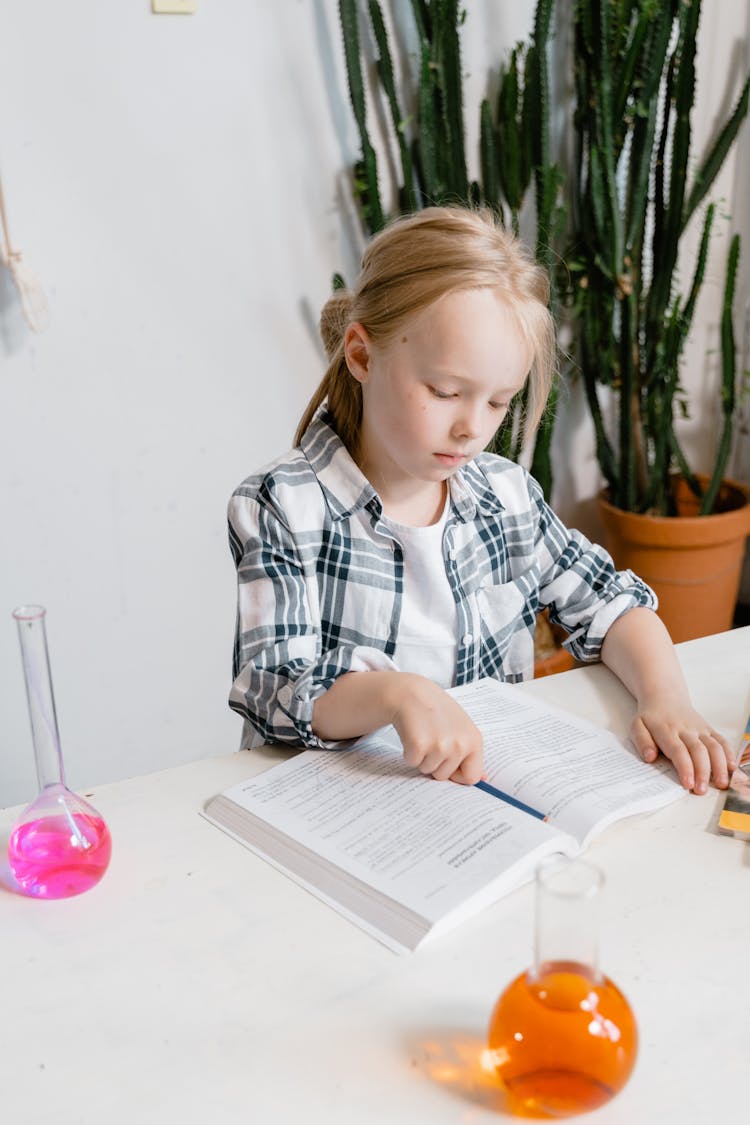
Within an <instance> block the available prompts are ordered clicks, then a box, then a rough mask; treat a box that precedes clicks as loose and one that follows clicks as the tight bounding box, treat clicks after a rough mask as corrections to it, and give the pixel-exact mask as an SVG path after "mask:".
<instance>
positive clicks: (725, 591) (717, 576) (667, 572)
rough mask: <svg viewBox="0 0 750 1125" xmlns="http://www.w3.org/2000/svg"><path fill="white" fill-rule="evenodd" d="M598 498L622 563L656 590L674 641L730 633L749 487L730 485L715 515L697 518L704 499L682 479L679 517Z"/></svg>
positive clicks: (748, 523)
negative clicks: (637, 510)
mask: <svg viewBox="0 0 750 1125" xmlns="http://www.w3.org/2000/svg"><path fill="white" fill-rule="evenodd" d="M698 480H699V481H700V483H701V485H702V486H705V485H706V483H707V478H705V477H701V476H699V477H698ZM598 499H599V512H600V514H601V517H602V521H603V523H604V526H605V528H606V529H607V532H608V534H609V550H610V552H611V554H612V556H613V558H614V560H615V563H616V564H617V566H618V567H628V568H630V569H631V570H634V571H635V573H636V574H637V575H639V577H640V578H642V579H643V580H644V582H647V583H648V584H649V586H651V587H652V589H653V590H654V591H655V593H656V595H657V597H658V599H659V616H660V617H661V619H662V621H663V622H664V624H665V625H666V626H667V629H668V630H669V633H670V635H671V637H672V640H673V641H675V642H679V641H689V640H692V639H693V638H694V637H705V636H707V635H708V634H710V633H721V632H724V631H725V630H726V629H731V627H732V618H733V615H734V609H735V605H736V602H737V593H738V591H739V585H740V578H741V574H742V562H743V559H744V553H745V540H746V538H747V536H748V535H750V489H748V488H746V487H745V486H743V485H741V484H738V483H737V482H735V481H730V480H725V481H724V482H723V483H722V485H721V489H720V491H719V497H718V501H717V511H716V512H715V513H714V514H713V515H710V516H701V515H698V509H699V502H698V499H697V497H696V496H694V494H693V493H692V492H691V491H690V489H689V488H688V486H687V484H686V483H685V481H684V480H683V479H682V478H681V477H678V478H676V482H675V499H676V502H677V510H678V513H679V514H678V515H677V516H648V515H638V514H636V513H635V512H625V511H623V510H622V509H620V508H615V507H613V506H612V505H611V504H610V503H609V501H608V499H607V497H606V493H605V492H603V493H601V494H600V495H599V498H598Z"/></svg>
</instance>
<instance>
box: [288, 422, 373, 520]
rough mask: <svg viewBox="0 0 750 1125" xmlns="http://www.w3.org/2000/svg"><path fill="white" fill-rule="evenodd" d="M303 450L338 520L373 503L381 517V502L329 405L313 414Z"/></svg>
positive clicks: (303, 438)
mask: <svg viewBox="0 0 750 1125" xmlns="http://www.w3.org/2000/svg"><path fill="white" fill-rule="evenodd" d="M300 447H301V449H302V452H303V453H304V455H305V457H306V458H307V460H308V461H309V463H310V467H311V469H312V471H313V472H314V473H315V475H316V477H317V478H318V480H319V481H320V486H321V488H322V489H323V494H324V496H325V498H326V502H327V503H328V507H329V508H330V511H331V515H332V516H333V518H334V519H336V520H342V519H346V518H347V516H351V515H353V514H354V512H357V511H359V509H360V508H364V507H366V506H367V505H368V504H369V503H370V502H371V501H373V500H375V501H376V504H377V507H378V515H379V514H380V508H381V505H380V499H379V497H378V496H377V493H376V492H375V489H374V488H373V487H372V485H371V484H370V482H369V481H368V479H367V477H366V476H365V475H364V473H363V472H362V471H361V470H360V469H359V467H358V466H357V464H356V463H355V461H354V459H353V458H352V455H351V454H350V453H349V450H348V449H347V448H346V446H345V445H344V443H343V442H342V440H341V438H340V437H339V436H338V434H337V433H336V431H335V430H334V428H333V418H332V417H331V413H330V411H329V410H328V406H327V405H326V403H325V402H324V403H322V405H321V406H319V407H318V409H317V410H316V412H315V414H314V415H313V418H312V421H311V422H310V425H309V426H308V427H307V429H306V430H305V432H304V434H303V435H302V440H301V441H300Z"/></svg>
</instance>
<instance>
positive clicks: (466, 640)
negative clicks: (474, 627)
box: [461, 633, 474, 645]
mask: <svg viewBox="0 0 750 1125" xmlns="http://www.w3.org/2000/svg"><path fill="white" fill-rule="evenodd" d="M473 640H474V634H473V633H464V635H463V637H461V644H462V645H470V644H471V642H472V641H473Z"/></svg>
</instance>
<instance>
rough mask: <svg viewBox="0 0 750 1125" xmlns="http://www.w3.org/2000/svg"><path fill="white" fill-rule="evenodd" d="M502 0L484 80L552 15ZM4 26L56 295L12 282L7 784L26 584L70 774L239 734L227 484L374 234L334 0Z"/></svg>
mask: <svg viewBox="0 0 750 1125" xmlns="http://www.w3.org/2000/svg"><path fill="white" fill-rule="evenodd" d="M733 6H734V8H735V9H736V10H737V12H741V13H742V19H741V20H736V21H734V22H732V21H727V20H726V14H724V17H723V18H724V24H723V26H725V27H726V26H729V25H731V26H736V27H739V28H742V27H744V26H745V23H744V20H745V13H746V10H747V9H746V3H745V0H735V2H734V5H733ZM505 7H506V6H500V5H498V4H497V3H495V2H494V0H492V2H491V0H482V2H479V3H477V4H473V5H469V9H470V14H469V19H468V22H467V25H466V28H465V53H464V62H465V66H466V69H467V71H469V72H470V74H471V79H470V82H471V83H473V84H475V85H476V84H478V85H479V86H481V84H482V82H483V81H484V76H485V75H486V72H487V69H488V66H489V65H490V63H492V64H494V62H495V60H496V59H497V58H498V56H499V53H500V51H501V49H502V48H503V46H509V45H510V44H512V43H513V42H514V41H515V40H516V39H518V38H520V37H523V36H524V35H525V34H526V33H527V31H528V27H529V23H530V17H531V13H532V11H533V7H534V5H533V2H532V0H524V4H523V5H514V6H507V7H512V8H513V14H512V15H511V14H509V13H508V14H507V15H506V14H505V13H502V8H505ZM501 13H502V14H501ZM708 14H709V13H708V10H707V15H708ZM705 18H706V17H704V19H705ZM0 20H2V29H1V33H2V40H3V46H4V51H3V66H2V68H1V69H0V173H2V176H3V185H4V189H5V197H6V204H7V208H8V217H9V220H10V224H11V232H12V234H13V237H14V242H15V244H16V246H17V248H18V249H20V250H22V251H23V253H24V259H25V261H26V262H27V263H28V265H29V266H31V267H32V268H33V269H34V270H35V272H36V273H37V274H38V275H39V277H40V278H41V280H42V282H43V284H44V286H45V288H46V291H47V294H48V297H49V302H50V309H51V320H50V325H49V328H48V329H47V331H46V332H44V333H43V334H41V335H38V336H33V335H32V334H30V333H29V332H28V331H27V330H26V328H25V326H24V324H23V322H22V321H21V318H20V315H19V311H18V305H17V301H16V300H15V297H14V294H13V291H12V289H11V288H10V286H9V284H8V281H7V277H4V278H3V279H2V284H0V511H1V512H2V526H3V549H2V552H1V553H0V683H1V684H2V687H1V688H0V700H1V702H0V716H1V718H0V805H4V804H11V803H15V802H22V801H26V800H29V799H30V798H31V797H32V796H33V795H34V793H35V778H34V772H33V763H32V754H31V745H30V736H29V731H28V718H27V712H26V703H25V698H24V688H23V680H22V675H21V665H20V659H19V654H18V647H17V641H16V636H15V629H14V625H13V622H12V620H11V617H10V614H11V611H12V609H13V607H14V606H15V605H17V604H19V603H20V602H25V601H39V602H42V603H43V604H45V605H46V606H47V608H48V611H49V618H48V632H49V641H50V649H51V656H52V665H53V676H54V683H55V692H56V697H57V705H58V716H59V720H60V727H61V736H62V744H63V750H64V753H65V760H66V765H67V772H68V782H69V784H70V785H71V786H72V787H74V788H81V789H83V788H86V787H89V786H92V785H96V784H99V783H102V782H104V781H108V780H114V779H117V778H120V777H125V776H129V775H132V774H137V773H143V772H146V771H149V770H155V769H160V768H164V767H167V766H170V765H173V764H176V763H179V762H183V761H188V760H191V759H194V758H198V757H204V756H208V755H212V754H223V753H226V752H228V751H230V750H232V749H234V747H235V746H236V745H237V739H238V735H239V731H238V722H239V720H237V719H236V717H235V716H233V715H232V714H231V713H230V712H229V711H228V709H227V708H226V704H225V699H226V694H227V690H228V686H229V675H230V656H231V643H232V632H233V623H234V568H233V566H232V562H231V558H230V555H229V551H228V548H227V546H226V537H225V525H224V509H225V504H226V500H227V497H228V495H229V493H230V491H231V489H232V488H233V487H234V486H235V485H236V484H237V483H238V482H239V481H240V480H241V479H242V478H243V477H244V476H245V475H246V474H247V473H248V472H250V471H251V470H252V469H254V468H256V467H258V466H259V465H260V464H262V463H263V462H265V461H267V460H269V459H270V458H271V457H272V456H274V455H275V454H276V453H277V452H280V451H281V450H283V449H284V448H285V447H287V446H288V445H289V444H290V442H291V436H292V433H293V430H294V427H295V424H296V421H297V418H298V416H299V414H300V412H301V410H302V408H303V406H304V404H305V402H306V401H307V399H308V397H309V395H310V393H311V392H312V389H313V387H314V386H315V384H316V383H317V380H318V378H319V376H320V374H321V372H322V357H321V352H320V349H319V346H318V344H317V341H316V338H315V333H314V328H313V325H314V321H315V319H316V318H317V314H318V311H319V308H320V306H321V304H322V303H323V301H324V300H325V297H326V295H327V293H328V290H329V283H330V276H331V274H332V272H333V271H334V270H336V269H343V270H344V272H347V273H348V274H349V275H350V276H351V274H352V273H353V272H354V268H355V262H356V259H357V254H358V238H359V235H358V232H357V230H356V224H353V223H352V222H351V220H350V209H349V207H348V206H346V205H342V204H345V201H346V198H347V186H346V182H345V173H344V170H345V169H346V168H347V167H348V166H349V164H350V163H351V160H352V159H353V157H354V156H355V154H356V151H357V137H356V131H355V129H354V126H353V123H352V121H351V117H350V113H349V109H348V98H347V95H346V88H345V79H344V77H343V69H342V62H341V44H340V36H339V30H338V22H337V15H336V2H335V0H317V2H315V0H277V2H276V3H273V4H269V3H263V2H261V0H201V2H200V4H199V10H198V12H197V14H196V15H194V16H179V17H167V16H153V15H151V13H150V4H149V3H148V0H137V2H136V0H109V2H108V3H106V4H105V3H102V2H101V0H98V2H97V0H76V3H74V4H68V5H62V4H59V3H57V2H56V0H36V2H35V3H34V4H29V3H27V2H25V0H5V3H4V4H3V11H2V16H1V17H0ZM478 97H479V95H478V94H477V95H476V99H475V100H478ZM472 98H473V95H472ZM467 115H468V117H469V120H470V128H471V129H472V130H473V129H474V128H475V126H474V125H472V124H471V119H472V118H473V116H475V109H474V105H473V104H471V103H469V102H468V99H467ZM749 245H750V240H749ZM748 252H750V250H749V251H748ZM576 412H577V413H576ZM565 426H567V427H568V432H572V433H573V434H574V435H575V441H576V443H577V446H578V452H577V457H576V466H577V467H576V472H575V474H570V473H568V472H567V471H565V470H564V469H563V468H562V465H561V472H560V485H559V491H560V496H559V500H560V505H561V507H562V509H563V510H564V511H565V510H568V511H572V510H574V509H576V507H577V506H578V501H579V500H580V499H581V498H585V497H587V496H589V495H591V494H592V493H593V491H594V490H595V488H596V485H597V483H598V474H597V472H596V467H595V464H594V461H593V456H592V455H591V454H590V453H589V452H587V449H589V450H590V430H589V427H588V424H587V420H586V419H585V416H584V415H583V413H582V412H581V411H580V409H579V408H578V406H577V405H576V398H575V392H573V400H572V409H571V411H570V417H569V420H568V421H567V422H566V423H565ZM587 443H588V445H587ZM569 448H570V439H568V449H569ZM564 456H565V453H564V451H563V452H562V453H561V454H560V459H561V460H562V458H563V457H564ZM566 462H567V458H566ZM581 467H583V470H581Z"/></svg>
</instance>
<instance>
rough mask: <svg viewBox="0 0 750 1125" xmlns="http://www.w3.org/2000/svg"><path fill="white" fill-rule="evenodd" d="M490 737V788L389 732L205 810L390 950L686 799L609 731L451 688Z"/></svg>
mask: <svg viewBox="0 0 750 1125" xmlns="http://www.w3.org/2000/svg"><path fill="white" fill-rule="evenodd" d="M451 694H452V695H453V696H454V697H455V698H456V699H457V700H458V702H459V703H460V704H461V706H462V707H463V708H464V709H465V710H466V711H467V712H468V713H469V715H470V716H471V717H472V719H473V720H474V722H475V723H476V725H477V726H478V727H479V729H480V730H481V731H482V734H483V737H484V758H485V771H486V775H487V780H486V782H480V785H479V786H463V785H457V784H455V783H452V782H447V781H446V782H438V781H434V780H432V779H431V778H427V777H423V776H422V775H421V774H419V773H418V772H417V771H416V770H414V769H413V768H410V767H409V766H407V765H406V764H405V763H404V760H403V757H402V751H401V743H400V742H399V739H398V736H397V735H396V733H395V731H394V730H393V728H392V727H387V728H383V729H382V730H380V731H377V732H375V734H372V735H369V736H368V737H367V738H364V739H361V740H360V741H359V742H357V744H356V746H355V747H354V748H353V749H350V750H344V751H335V750H333V751H331V750H306V751H304V752H303V753H301V754H298V755H296V756H294V757H291V758H289V759H288V760H287V761H285V762H282V763H280V764H279V765H277V766H274V767H272V768H271V769H269V770H267V771H266V772H265V773H262V774H260V775H258V776H255V777H252V778H250V779H249V780H248V781H245V782H243V783H241V784H240V785H236V786H233V787H232V788H231V789H228V790H227V791H226V792H225V793H223V794H221V795H220V796H217V797H214V798H213V799H212V800H211V801H209V802H208V804H207V806H206V808H205V810H204V815H205V816H206V817H207V818H208V819H209V820H210V821H212V822H213V823H214V824H217V825H218V826H219V827H220V828H223V829H224V830H225V831H227V832H228V833H229V834H230V835H232V836H233V837H235V838H236V839H237V840H239V841H240V842H241V843H243V844H245V845H246V846H247V847H249V848H251V849H252V850H253V851H254V852H256V853H257V854H258V855H261V856H263V858H265V859H267V860H268V861H269V862H271V863H273V864H274V865H275V866H277V867H279V868H280V869H281V870H282V871H284V872H285V873H286V874H287V875H289V876H291V877H292V878H293V879H295V880H296V881H297V882H299V883H301V884H302V885H303V886H305V887H306V888H307V889H308V890H310V891H312V892H313V894H315V895H317V896H318V897H319V898H322V899H324V900H325V901H326V902H328V903H330V904H331V905H332V906H334V907H335V908H336V909H337V910H339V911H340V912H341V913H343V914H345V915H346V916H348V917H349V918H351V919H352V920H353V921H355V922H356V923H358V924H359V925H360V926H362V927H363V928H364V929H366V930H368V931H369V932H370V933H372V934H374V935H375V936H376V937H378V938H379V939H380V940H381V941H383V942H384V943H385V944H386V945H388V946H390V947H391V948H392V949H396V950H399V951H402V950H404V949H415V948H416V947H417V946H419V945H420V944H422V942H424V941H425V940H427V939H428V938H433V937H435V936H437V935H439V934H442V933H444V932H445V931H446V930H448V929H450V928H452V927H453V926H456V925H458V924H459V923H460V922H461V921H463V920H464V919H465V918H467V917H469V916H470V915H471V914H474V913H476V912H477V911H478V910H481V909H482V908H483V907H485V906H487V905H488V904H489V903H491V902H494V901H495V900H496V899H498V898H500V897H501V896H502V895H503V894H506V893H507V892H508V891H510V890H512V889H513V888H515V887H517V886H519V885H520V884H522V883H524V882H526V881H527V880H528V879H530V878H531V877H532V875H533V873H534V869H535V867H536V865H537V864H538V863H539V861H540V860H541V859H542V857H544V856H546V855H548V854H550V853H552V852H563V853H565V854H567V855H575V854H576V853H578V852H580V851H582V850H583V849H584V848H585V847H586V846H587V844H588V842H589V840H590V839H591V838H592V837H593V836H594V835H596V834H597V833H599V832H601V831H602V830H603V829H604V828H605V827H606V826H607V825H608V824H611V823H612V822H613V821H615V820H619V819H621V818H622V817H625V816H629V815H631V814H633V813H639V812H646V811H650V810H652V809H656V808H660V807H661V806H662V805H666V804H668V803H669V802H670V801H673V800H676V799H677V798H678V797H680V796H681V795H682V794H683V793H684V790H682V789H681V788H680V786H679V784H678V783H677V781H675V780H674V777H673V775H672V773H671V767H670V765H669V763H668V762H666V761H663V762H660V763H659V764H658V765H656V766H654V765H647V764H646V763H644V762H642V761H641V760H640V758H638V756H637V755H636V753H635V752H634V751H630V750H628V749H626V747H625V746H624V745H623V744H622V743H621V742H619V741H618V740H617V739H616V738H615V737H614V736H613V735H612V734H610V733H609V732H608V731H606V730H603V729H601V728H600V727H596V726H593V725H592V724H591V723H587V722H585V721H584V720H581V719H578V718H576V717H575V716H573V715H570V714H568V713H567V712H564V711H562V710H560V709H558V708H554V707H550V706H548V705H546V704H541V703H539V702H538V701H536V700H535V699H533V698H531V697H530V696H529V695H527V694H526V693H524V692H522V691H520V690H519V689H518V688H515V687H513V686H512V685H509V684H501V683H498V682H497V681H496V680H490V679H486V680H479V681H477V682H476V683H474V684H470V685H466V686H464V687H460V688H453V689H451Z"/></svg>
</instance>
